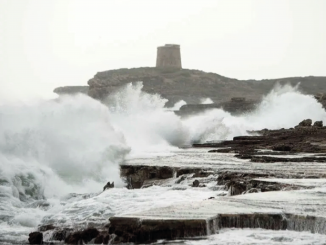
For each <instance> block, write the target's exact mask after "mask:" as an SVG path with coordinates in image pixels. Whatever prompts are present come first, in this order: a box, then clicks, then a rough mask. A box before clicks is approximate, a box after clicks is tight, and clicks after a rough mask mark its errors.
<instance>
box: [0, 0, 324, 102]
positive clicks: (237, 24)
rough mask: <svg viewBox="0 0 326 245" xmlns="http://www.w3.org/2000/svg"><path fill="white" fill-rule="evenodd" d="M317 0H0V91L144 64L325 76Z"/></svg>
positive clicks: (83, 80) (17, 91)
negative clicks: (166, 49)
mask: <svg viewBox="0 0 326 245" xmlns="http://www.w3.org/2000/svg"><path fill="white" fill-rule="evenodd" d="M325 13H326V1H324V0H292V1H291V0H266V1H264V0H225V1H222V0H206V1H205V0H200V1H199V0H198V1H191V0H187V1H183V0H178V1H171V0H164V1H160V0H155V1H153V0H146V1H145V0H137V1H136V0H130V1H124V0H119V1H109V0H103V1H100V0H76V1H73V0H55V1H54V0H52V1H51V0H47V1H41V0H28V1H26V0H21V1H20V0H0V83H1V90H0V96H1V97H2V98H3V97H5V98H8V97H12V98H14V97H29V96H34V95H43V96H48V95H51V93H52V90H53V88H54V87H57V86H64V85H86V84H87V80H88V79H89V78H91V77H93V75H94V74H95V73H96V72H97V71H102V70H109V69H116V68H124V67H127V68H131V67H141V66H154V65H155V58H156V47H157V46H159V45H163V44H165V43H176V44H180V45H181V53H182V64H183V67H184V68H190V69H199V70H204V71H208V72H215V73H218V74H221V75H224V76H228V77H233V78H238V79H250V78H255V79H262V78H279V77H289V76H309V75H314V76H325V75H326V27H325V23H326V14H325Z"/></svg>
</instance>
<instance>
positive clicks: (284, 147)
mask: <svg viewBox="0 0 326 245" xmlns="http://www.w3.org/2000/svg"><path fill="white" fill-rule="evenodd" d="M272 149H273V151H291V149H292V146H290V145H276V146H273V148H272Z"/></svg>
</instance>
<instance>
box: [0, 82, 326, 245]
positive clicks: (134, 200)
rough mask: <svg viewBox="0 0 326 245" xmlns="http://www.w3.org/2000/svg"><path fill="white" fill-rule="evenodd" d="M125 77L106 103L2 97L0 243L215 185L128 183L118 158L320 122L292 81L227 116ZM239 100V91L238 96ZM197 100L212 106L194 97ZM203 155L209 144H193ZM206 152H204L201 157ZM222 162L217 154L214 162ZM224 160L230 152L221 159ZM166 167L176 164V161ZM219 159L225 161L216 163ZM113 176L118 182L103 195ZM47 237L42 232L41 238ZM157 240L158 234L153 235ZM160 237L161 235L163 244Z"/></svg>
mask: <svg viewBox="0 0 326 245" xmlns="http://www.w3.org/2000/svg"><path fill="white" fill-rule="evenodd" d="M142 87H143V85H142V83H141V82H137V83H132V84H127V85H125V86H124V87H122V88H121V89H120V90H118V91H116V92H115V93H114V94H111V95H109V96H108V97H107V98H106V99H105V101H104V102H103V103H101V102H99V101H97V100H94V99H92V98H90V97H88V96H86V95H83V94H77V95H64V96H60V97H58V98H55V99H48V100H45V99H44V100H37V101H35V100H34V101H30V102H24V103H23V102H18V101H17V102H15V101H11V102H1V99H0V244H21V243H27V242H28V234H29V233H30V232H33V231H36V230H37V228H38V226H39V225H45V224H53V225H54V226H59V227H86V226H89V225H95V226H96V225H103V224H107V223H108V222H109V221H108V219H109V218H110V217H112V216H115V215H122V214H128V213H135V212H140V211H146V210H148V209H152V208H161V207H167V206H171V205H176V204H183V203H189V202H194V201H201V200H205V199H208V198H209V197H211V196H212V195H216V189H214V188H212V187H213V185H214V184H213V182H212V184H207V186H206V187H205V188H191V187H189V185H188V184H187V183H185V184H184V185H183V187H182V188H180V187H178V188H176V186H174V185H173V184H171V185H167V186H152V187H148V188H143V189H134V190H130V189H127V188H126V180H125V179H123V178H121V177H120V165H121V164H125V163H126V162H137V161H138V162H139V161H142V159H146V161H147V162H153V163H154V164H155V165H159V164H160V161H162V159H164V158H168V157H171V156H177V158H179V159H180V158H181V159H183V161H182V164H184V165H187V162H188V163H189V164H191V163H193V162H194V161H196V162H195V163H196V164H197V165H200V164H205V161H203V162H201V161H200V160H198V159H201V158H200V157H197V158H196V160H193V158H192V156H193V153H194V149H192V148H191V147H190V148H189V147H188V148H187V146H191V144H192V143H193V142H197V143H198V142H200V143H204V142H208V141H209V142H212V141H221V140H227V139H232V138H233V137H234V136H239V135H248V131H251V130H260V129H264V128H268V129H279V128H291V127H294V126H295V125H297V124H298V123H299V122H301V121H302V120H303V119H307V118H310V119H312V121H317V120H323V121H324V123H326V111H325V110H324V109H323V108H322V106H321V104H320V103H318V102H317V101H316V100H315V99H314V98H313V96H311V95H305V94H303V93H301V92H300V90H299V88H298V87H292V86H289V85H285V86H277V87H275V88H274V89H273V90H272V91H271V92H270V93H269V94H268V95H266V96H265V97H264V98H263V100H262V102H261V103H260V104H259V105H257V109H256V110H255V111H252V112H250V113H246V114H242V115H238V116H234V115H231V114H230V113H228V112H226V111H224V110H223V109H212V110H209V111H205V112H203V113H201V114H196V115H192V116H189V117H179V116H177V115H176V114H175V113H174V111H175V110H178V109H179V108H180V107H181V106H182V105H183V104H185V103H186V102H184V101H179V102H178V103H176V104H175V105H174V107H172V108H166V107H164V105H165V104H166V102H167V99H165V98H163V97H162V96H161V95H159V94H147V93H145V92H143V91H142ZM244 97H245V95H244ZM201 101H202V103H211V100H210V99H209V98H201ZM196 154H197V155H198V154H199V155H200V154H202V155H204V154H206V150H205V149H202V150H196ZM203 159H204V158H203ZM217 160H219V159H217ZM223 161H224V162H228V163H230V164H232V163H234V162H235V161H240V160H239V159H237V160H235V159H234V158H233V157H231V156H230V157H225V158H224V159H223ZM173 164H178V162H174V163H173ZM222 164H223V162H222ZM108 181H110V182H112V181H114V184H115V188H113V189H110V190H109V191H104V192H103V186H104V185H105V184H106V183H107V182H108ZM44 239H45V240H46V239H47V237H46V236H45V238H44ZM325 241H326V236H325V235H322V234H311V233H309V232H296V231H272V230H263V229H222V230H221V231H220V232H219V234H214V235H210V236H207V237H205V238H202V239H198V240H183V241H175V242H176V243H177V244H179V243H182V244H325ZM158 243H160V241H159V242H158ZM161 243H163V241H162V242H161Z"/></svg>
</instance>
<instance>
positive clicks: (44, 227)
mask: <svg viewBox="0 0 326 245" xmlns="http://www.w3.org/2000/svg"><path fill="white" fill-rule="evenodd" d="M55 228H56V227H55V226H54V225H52V224H50V225H42V226H40V227H39V228H38V230H39V231H48V230H54V229H55Z"/></svg>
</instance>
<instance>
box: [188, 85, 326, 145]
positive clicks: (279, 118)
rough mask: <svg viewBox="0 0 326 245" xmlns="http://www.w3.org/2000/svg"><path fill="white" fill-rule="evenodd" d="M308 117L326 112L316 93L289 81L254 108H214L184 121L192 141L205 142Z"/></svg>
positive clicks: (292, 123) (319, 117)
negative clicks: (232, 111)
mask: <svg viewBox="0 0 326 245" xmlns="http://www.w3.org/2000/svg"><path fill="white" fill-rule="evenodd" d="M307 118H310V119H312V121H313V122H314V121H319V120H324V121H325V119H326V112H325V110H324V109H323V108H322V105H321V104H320V103H318V102H317V101H316V99H315V98H314V97H313V96H311V95H304V94H302V93H300V92H299V91H298V88H297V87H292V86H290V85H285V86H276V87H275V88H274V89H273V90H272V91H271V92H270V93H269V94H268V95H266V96H265V97H264V98H263V99H262V102H261V103H260V104H259V105H257V108H256V110H254V111H252V112H248V113H245V114H242V115H239V116H233V115H231V114H230V113H228V112H225V111H223V110H222V109H212V110H209V111H206V112H205V113H202V114H199V115H196V116H193V117H190V118H187V119H185V120H184V124H185V126H186V127H187V128H188V129H189V130H190V131H191V133H190V135H191V136H192V138H191V140H192V141H195V142H205V141H214V140H225V139H232V138H233V137H234V136H239V135H248V132H247V131H248V130H249V131H250V130H260V129H264V128H268V129H280V128H291V127H294V126H296V125H298V124H299V122H301V121H302V120H304V119H307Z"/></svg>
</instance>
